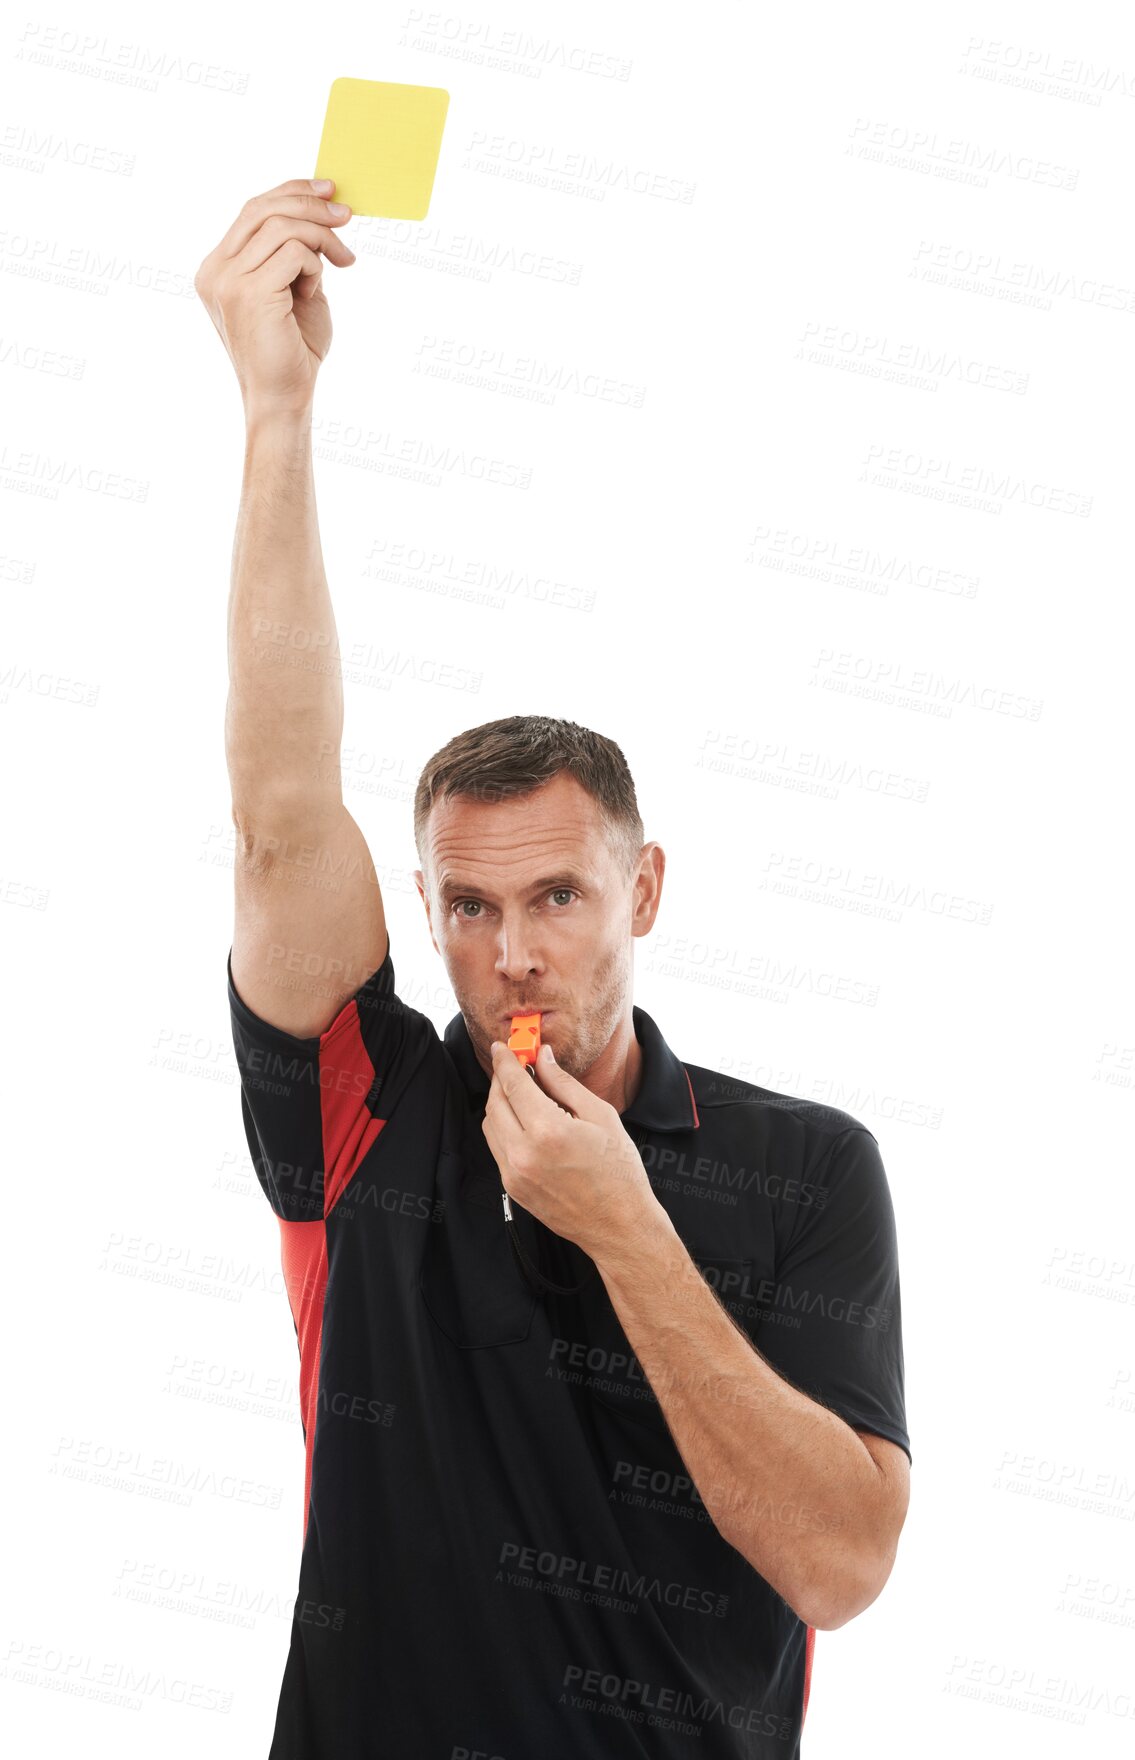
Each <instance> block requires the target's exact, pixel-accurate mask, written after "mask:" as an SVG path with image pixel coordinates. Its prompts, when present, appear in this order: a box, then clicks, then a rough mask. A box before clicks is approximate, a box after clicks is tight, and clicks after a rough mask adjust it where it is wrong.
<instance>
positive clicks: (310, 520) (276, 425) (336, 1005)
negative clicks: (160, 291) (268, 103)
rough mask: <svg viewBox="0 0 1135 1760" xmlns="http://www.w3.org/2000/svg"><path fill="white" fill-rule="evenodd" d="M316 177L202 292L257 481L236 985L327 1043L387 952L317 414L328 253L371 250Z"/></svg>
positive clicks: (239, 550)
mask: <svg viewBox="0 0 1135 1760" xmlns="http://www.w3.org/2000/svg"><path fill="white" fill-rule="evenodd" d="M346 218H347V216H346V215H341V216H336V215H334V214H332V213H331V212H330V208H329V203H328V200H327V198H326V196H325V195H323V194H320V193H318V192H317V188H316V185H315V184H314V183H313V182H312V181H311V180H309V179H306V178H304V179H300V178H297V179H294V180H292V181H291V182H288V183H283V184H280V185H279V187H278V188H276V189H274V190H269V191H268V192H267V193H266V194H264V195H261V196H255V197H253V198H252V200H250V201H248V202H246V203H245V205H244V207H243V208H242V209H241V211H240V213H239V215H238V216H237V218H236V220H235V221H234V222H233V225H232V226H231V227H230V228H229V231H228V232H227V233H226V234H225V236H224V238H223V239H222V240H221V242H220V244H219V245H217V247H216V249H215V250H213V251H211V252H210V253H209V255H208V256H207V257H206V258H205V260H204V262H203V263H202V264H201V267H200V268H199V270H198V271H197V275H196V278H195V282H194V285H195V287H196V289H197V292H198V294H199V295H200V297H201V299H202V300H203V302H204V304H205V306H206V308H207V309H208V312H209V315H210V317H211V318H212V320H213V323H214V324H215V326H216V328H217V331H218V334H219V335H220V337H221V340H222V342H223V343H224V345H225V347H226V349H227V350H228V353H229V357H230V359H231V360H232V363H233V366H234V368H235V370H236V374H237V378H238V380H239V382H240V388H241V395H242V397H243V400H244V414H245V453H244V479H243V484H242V489H241V501H240V511H239V515H238V519H237V528H236V538H235V542H234V545H233V559H232V583H231V591H230V597H229V608H228V658H229V696H228V704H227V710H226V716H225V754H226V758H227V762H228V769H229V780H230V786H231V792H232V817H233V823H234V824H235V826H236V828H237V853H236V863H235V920H234V927H233V941H232V971H233V982H234V984H235V986H236V989H237V993H238V995H239V996H240V998H241V1000H242V1001H243V1002H245V1003H246V1004H247V1006H248V1007H249V1008H251V1009H252V1010H253V1012H254V1013H256V1014H258V1015H259V1016H261V1018H262V1019H264V1020H266V1021H268V1022H269V1023H270V1024H271V1025H273V1026H276V1027H281V1028H283V1029H284V1030H285V1031H286V1032H290V1033H295V1034H299V1035H301V1036H303V1037H313V1036H314V1035H316V1034H317V1033H320V1032H322V1031H323V1030H324V1029H325V1028H326V1027H328V1026H329V1025H330V1024H331V1022H332V1020H334V1018H335V1016H336V1015H337V1014H338V1012H339V1011H340V1009H341V1008H342V1006H343V1004H344V1003H345V1002H347V1001H348V1000H349V999H350V998H351V997H352V996H353V995H354V994H355V992H356V990H358V988H359V986H360V985H361V984H362V983H363V981H364V979H366V978H367V977H369V976H370V974H371V973H372V972H373V971H375V970H376V969H377V967H378V966H380V965H381V964H382V962H383V960H384V959H385V957H386V951H387V946H388V939H387V931H386V918H385V914H384V911H383V905H382V893H381V890H380V887H379V884H378V878H377V875H376V874H375V870H374V864H373V862H372V861H371V858H370V852H369V851H368V849H367V845H366V840H365V838H364V837H363V834H362V832H361V831H360V830H359V827H358V826H357V825H356V823H355V821H354V819H353V818H352V817H351V814H350V813H349V812H348V811H347V808H346V807H345V806H344V804H343V794H342V778H341V773H340V763H339V757H340V746H341V741H342V732H343V686H342V677H341V674H340V665H339V644H338V635H337V631H336V628H335V615H334V611H333V609H332V605H331V595H330V593H329V591H328V587H327V576H326V574H325V572H324V567H323V555H322V551H321V548H320V542H319V525H318V519H317V513H316V505H315V485H314V478H313V471H312V456H311V409H312V401H313V395H314V390H315V380H316V374H317V372H318V370H319V366H320V363H321V362H322V361H323V359H324V358H325V357H326V354H327V351H328V349H329V347H330V344H331V315H330V310H329V308H328V304H327V299H326V297H325V295H324V293H323V289H322V272H323V268H324V259H325V258H326V259H327V260H328V261H330V262H333V263H336V264H338V265H340V266H344V267H345V266H346V265H347V264H349V263H351V262H353V261H354V260H355V259H354V256H353V253H352V252H350V251H349V250H348V248H347V246H346V245H345V244H344V243H343V241H342V240H341V239H340V238H339V237H338V235H337V233H336V232H335V230H334V228H335V227H336V225H341V224H342V223H343V221H344V220H345V219H346Z"/></svg>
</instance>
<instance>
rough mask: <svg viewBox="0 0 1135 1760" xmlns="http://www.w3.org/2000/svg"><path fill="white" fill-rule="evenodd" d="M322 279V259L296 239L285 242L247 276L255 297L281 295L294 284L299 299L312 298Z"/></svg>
mask: <svg viewBox="0 0 1135 1760" xmlns="http://www.w3.org/2000/svg"><path fill="white" fill-rule="evenodd" d="M322 278H323V258H322V257H320V256H317V255H316V253H315V252H314V251H312V250H309V249H308V247H307V245H305V244H304V243H303V242H302V241H301V240H300V239H298V238H289V239H285V240H284V243H283V244H282V245H281V246H280V248H279V250H278V251H275V252H273V254H272V256H270V257H269V258H268V261H267V262H266V263H264V264H263V265H262V266H261V267H260V268H259V269H256V270H254V271H253V273H252V274H251V275H250V276H249V282H250V283H251V285H252V287H253V288H254V290H255V292H256V296H257V298H260V297H261V296H262V295H264V294H268V293H282V292H283V290H284V288H285V287H291V286H292V284H293V282H294V283H295V284H296V294H297V295H298V297H299V298H300V299H311V298H312V297H313V295H314V293H315V290H316V288H317V287H318V286H319V283H320V281H321V280H322Z"/></svg>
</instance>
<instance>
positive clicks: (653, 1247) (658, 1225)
mask: <svg viewBox="0 0 1135 1760" xmlns="http://www.w3.org/2000/svg"><path fill="white" fill-rule="evenodd" d="M680 1245H681V1237H680V1236H679V1234H678V1231H677V1229H676V1228H675V1227H674V1224H673V1222H672V1221H671V1219H670V1214H669V1212H668V1211H667V1210H666V1209H664V1207H663V1206H662V1205H661V1204H660V1203H659V1202H658V1199H657V1198H656V1197H655V1196H654V1194H653V1192H651V1193H650V1194H649V1195H648V1197H647V1198H646V1199H645V1200H644V1202H643V1205H642V1207H641V1208H640V1209H639V1210H638V1211H637V1212H636V1214H635V1215H634V1217H633V1218H632V1219H631V1220H629V1221H628V1223H627V1224H626V1226H625V1227H624V1228H622V1229H620V1230H619V1232H618V1234H617V1235H616V1236H614V1237H613V1238H608V1239H607V1240H605V1241H604V1243H603V1246H602V1248H601V1249H600V1250H599V1252H598V1254H592V1257H593V1258H594V1259H595V1263H596V1265H597V1266H598V1268H599V1275H600V1276H601V1277H602V1278H603V1280H604V1282H605V1283H606V1284H607V1286H608V1289H610V1288H611V1286H612V1285H613V1284H626V1285H627V1286H628V1287H633V1286H634V1285H635V1284H636V1283H638V1282H639V1281H640V1280H641V1279H642V1277H643V1276H644V1275H647V1274H648V1273H649V1272H650V1271H651V1269H652V1268H653V1267H654V1266H656V1265H657V1264H658V1262H659V1260H660V1259H661V1258H664V1257H665V1256H666V1255H668V1254H670V1253H672V1252H673V1250H674V1248H675V1246H680Z"/></svg>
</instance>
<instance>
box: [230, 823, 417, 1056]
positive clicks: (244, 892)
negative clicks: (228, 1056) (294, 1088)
mask: <svg viewBox="0 0 1135 1760" xmlns="http://www.w3.org/2000/svg"><path fill="white" fill-rule="evenodd" d="M234 893H235V896H234V905H235V914H234V923H233V939H232V973H233V983H234V984H235V986H236V989H237V992H238V994H239V996H240V997H241V999H242V1000H243V1001H244V1002H245V1003H246V1004H247V1005H248V1007H249V1008H250V1009H251V1010H252V1011H253V1013H254V1014H256V1015H258V1016H259V1017H260V1019H261V1020H264V1021H267V1022H269V1023H270V1024H271V1025H272V1026H275V1027H279V1028H280V1029H281V1030H282V1031H283V1032H286V1033H293V1034H297V1035H299V1036H301V1037H314V1036H315V1035H317V1034H319V1033H322V1032H323V1031H324V1030H325V1029H326V1028H327V1027H328V1026H329V1025H330V1023H331V1022H332V1021H333V1020H334V1019H335V1017H336V1015H337V1014H338V1013H339V1011H340V1010H341V1008H342V1007H343V1005H344V1003H345V1002H347V1001H349V999H350V998H351V997H352V996H354V995H355V993H356V992H357V990H358V989H359V987H360V985H361V984H362V983H363V982H364V980H365V979H366V978H367V977H368V976H369V975H370V974H371V973H372V972H374V971H376V970H377V968H378V967H379V966H381V965H382V963H383V961H384V960H385V958H386V954H387V951H388V949H389V945H390V941H389V935H388V933H387V927H386V914H385V911H384V909H383V903H382V892H381V889H380V887H379V883H378V876H377V874H376V872H375V868H374V863H373V862H372V860H371V857H370V851H369V849H368V848H367V843H366V839H365V838H364V836H363V834H362V832H361V831H360V829H359V827H358V825H356V823H355V821H354V819H353V818H352V817H351V814H350V813H349V812H348V811H347V809H346V807H344V806H342V805H341V804H339V805H337V806H336V808H335V810H334V812H333V813H331V814H330V815H329V816H328V817H327V818H315V819H311V820H307V821H303V822H302V823H298V824H293V825H292V826H290V827H289V828H288V829H286V830H284V829H281V830H275V831H273V832H271V833H269V832H267V831H266V830H265V831H260V832H255V831H253V832H250V833H245V834H244V835H241V834H239V833H238V838H237V855H236V862H235V867H234Z"/></svg>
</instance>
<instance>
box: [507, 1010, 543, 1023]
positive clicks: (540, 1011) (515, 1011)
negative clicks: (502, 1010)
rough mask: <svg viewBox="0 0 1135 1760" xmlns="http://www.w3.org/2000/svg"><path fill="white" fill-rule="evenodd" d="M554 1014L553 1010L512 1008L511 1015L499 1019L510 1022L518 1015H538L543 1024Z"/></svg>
mask: <svg viewBox="0 0 1135 1760" xmlns="http://www.w3.org/2000/svg"><path fill="white" fill-rule="evenodd" d="M555 1012H556V1011H555V1009H554V1008H514V1009H513V1011H512V1013H511V1014H502V1015H501V1017H500V1018H501V1020H502V1021H511V1020H513V1019H514V1017H515V1016H516V1015H518V1014H538V1015H539V1016H540V1020H541V1023H543V1022H544V1021H546V1020H550V1019H551V1017H552V1015H554V1014H555Z"/></svg>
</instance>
